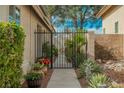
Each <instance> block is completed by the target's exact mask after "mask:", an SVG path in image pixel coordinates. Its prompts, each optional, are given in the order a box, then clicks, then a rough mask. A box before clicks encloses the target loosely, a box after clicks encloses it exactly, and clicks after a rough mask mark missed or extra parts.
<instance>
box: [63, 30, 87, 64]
mask: <svg viewBox="0 0 124 93" xmlns="http://www.w3.org/2000/svg"><path fill="white" fill-rule="evenodd" d="M84 44H85V37H84V33H83V31H82V30H80V29H79V30H78V31H77V32H76V33H74V36H73V38H72V40H71V39H68V40H66V41H65V47H66V48H65V56H66V58H67V59H68V60H69V61H71V60H73V61H75V62H77V63H76V65H77V66H79V64H80V63H82V62H83V60H84V59H85V58H86V57H85V55H84V52H83V50H82V51H81V50H80V49H81V47H82V46H83V45H84Z"/></svg>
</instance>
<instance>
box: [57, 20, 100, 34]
mask: <svg viewBox="0 0 124 93" xmlns="http://www.w3.org/2000/svg"><path fill="white" fill-rule="evenodd" d="M77 24H78V26H79V27H80V22H79V21H78V22H77ZM66 28H69V30H71V31H75V28H74V25H73V21H72V20H71V19H66V20H65V23H64V25H63V24H58V25H57V26H56V27H55V29H56V31H57V32H63V31H64V29H66ZM83 28H84V29H85V30H87V31H95V33H96V34H101V33H102V18H98V19H96V20H95V21H93V20H87V21H85V22H84V24H83Z"/></svg>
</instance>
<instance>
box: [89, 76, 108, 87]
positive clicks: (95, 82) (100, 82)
mask: <svg viewBox="0 0 124 93" xmlns="http://www.w3.org/2000/svg"><path fill="white" fill-rule="evenodd" d="M108 83H109V78H108V77H107V76H105V75H104V74H94V75H92V77H91V79H90V80H89V85H90V87H92V88H99V87H107V86H108Z"/></svg>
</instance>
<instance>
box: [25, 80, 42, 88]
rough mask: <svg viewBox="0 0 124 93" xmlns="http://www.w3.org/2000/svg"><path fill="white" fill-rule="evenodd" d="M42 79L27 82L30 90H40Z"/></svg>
mask: <svg viewBox="0 0 124 93" xmlns="http://www.w3.org/2000/svg"><path fill="white" fill-rule="evenodd" d="M41 83H42V79H37V80H27V84H28V87H29V88H39V87H40V86H41Z"/></svg>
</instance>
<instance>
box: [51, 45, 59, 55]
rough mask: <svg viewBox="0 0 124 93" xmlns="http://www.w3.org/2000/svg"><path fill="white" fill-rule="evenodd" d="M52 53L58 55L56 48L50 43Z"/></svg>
mask: <svg viewBox="0 0 124 93" xmlns="http://www.w3.org/2000/svg"><path fill="white" fill-rule="evenodd" d="M52 54H53V55H54V56H57V55H58V49H57V48H56V47H55V45H52Z"/></svg>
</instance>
